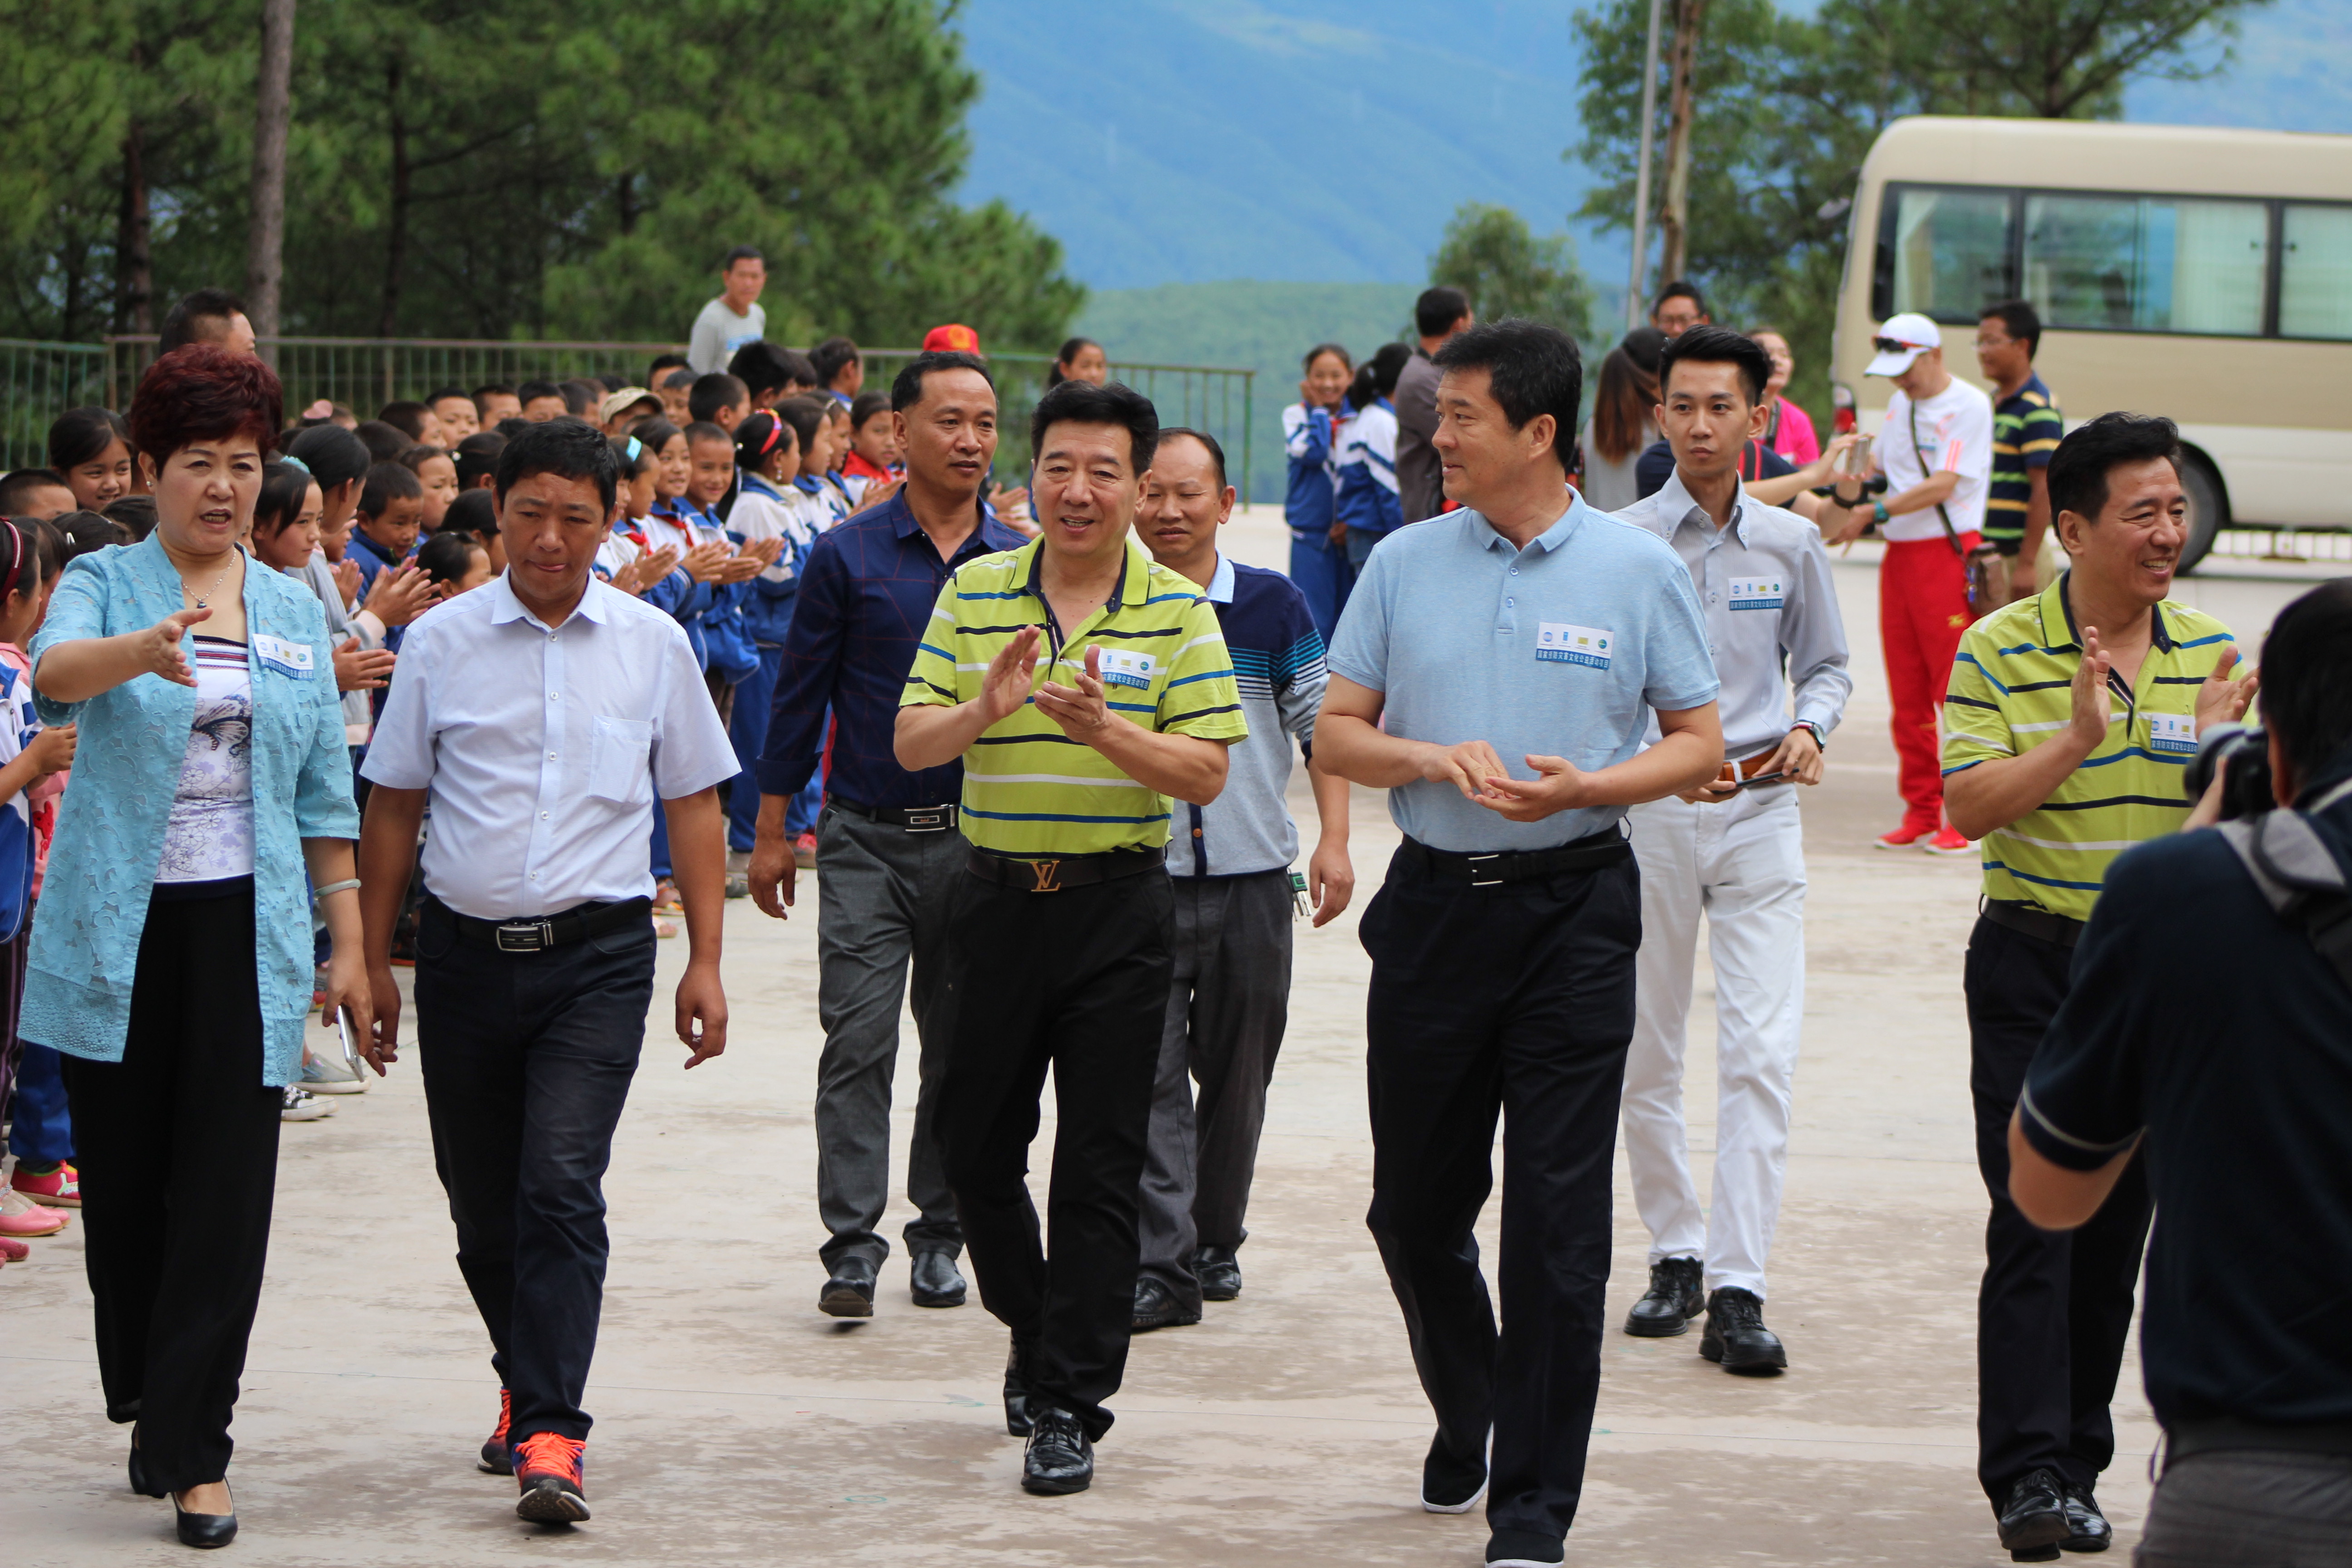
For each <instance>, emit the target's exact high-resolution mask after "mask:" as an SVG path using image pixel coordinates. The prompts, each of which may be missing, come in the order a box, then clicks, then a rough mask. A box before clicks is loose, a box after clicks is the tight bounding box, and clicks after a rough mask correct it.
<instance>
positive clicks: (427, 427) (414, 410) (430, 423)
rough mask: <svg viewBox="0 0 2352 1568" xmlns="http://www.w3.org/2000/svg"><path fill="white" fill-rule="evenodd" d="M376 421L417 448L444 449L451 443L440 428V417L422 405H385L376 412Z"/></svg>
mask: <svg viewBox="0 0 2352 1568" xmlns="http://www.w3.org/2000/svg"><path fill="white" fill-rule="evenodd" d="M376 420H377V422H378V423H380V424H384V425H389V426H392V427H393V428H394V429H395V430H397V431H399V432H400V433H401V434H402V435H404V436H405V437H408V438H409V440H410V441H411V442H413V443H415V444H416V445H419V446H425V447H446V446H449V445H450V444H451V443H450V441H449V439H448V434H447V432H446V431H445V430H443V429H442V428H441V416H439V415H437V414H436V413H434V412H433V410H432V409H431V408H429V407H427V406H426V405H424V404H422V403H405V402H404V403H387V404H385V405H383V407H382V408H380V409H378V410H377V411H376Z"/></svg>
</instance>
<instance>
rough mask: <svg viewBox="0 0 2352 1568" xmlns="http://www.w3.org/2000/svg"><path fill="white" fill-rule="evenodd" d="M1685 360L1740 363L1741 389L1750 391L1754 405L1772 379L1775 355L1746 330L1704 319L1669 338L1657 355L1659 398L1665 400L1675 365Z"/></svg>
mask: <svg viewBox="0 0 2352 1568" xmlns="http://www.w3.org/2000/svg"><path fill="white" fill-rule="evenodd" d="M1685 360H1690V361H1692V362H1694V363H1699V364H1729V365H1737V366H1738V367H1739V386H1740V390H1742V391H1743V392H1745V393H1747V394H1748V406H1749V407H1751V408H1752V407H1754V406H1755V405H1758V404H1759V403H1761V402H1763V401H1764V384H1765V383H1766V382H1768V381H1769V380H1771V379H1772V356H1771V355H1770V354H1768V353H1765V352H1764V345H1763V344H1761V343H1759V342H1757V341H1756V340H1755V339H1754V338H1751V337H1749V336H1748V334H1747V333H1745V332H1735V331H1732V330H1731V329H1730V328H1729V327H1716V326H1709V325H1707V324H1706V323H1705V322H1701V323H1700V324H1699V325H1697V326H1696V327H1693V328H1691V329H1690V330H1689V331H1686V332H1685V333H1683V335H1682V336H1680V337H1678V338H1675V339H1673V340H1671V341H1670V342H1667V344H1666V346H1665V348H1664V351H1663V352H1662V353H1660V354H1659V355H1658V401H1659V402H1661V403H1663V402H1664V401H1665V397H1666V388H1667V385H1668V384H1669V383H1671V382H1672V381H1673V380H1674V375H1675V366H1676V365H1678V364H1680V363H1683V362H1684V361H1685Z"/></svg>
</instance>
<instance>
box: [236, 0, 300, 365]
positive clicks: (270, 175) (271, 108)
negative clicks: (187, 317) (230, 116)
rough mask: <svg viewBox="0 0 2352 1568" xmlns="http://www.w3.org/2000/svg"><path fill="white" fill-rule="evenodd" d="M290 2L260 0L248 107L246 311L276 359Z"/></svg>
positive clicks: (264, 351) (290, 75)
mask: <svg viewBox="0 0 2352 1568" xmlns="http://www.w3.org/2000/svg"><path fill="white" fill-rule="evenodd" d="M293 89H294V0H262V6H261V70H260V79H259V81H258V82H257V83H256V85H255V91H254V101H255V105H256V107H255V109H254V111H253V200H252V226H251V228H250V229H249V230H248V232H247V237H246V252H245V312H246V316H247V320H249V321H252V322H253V333H254V336H256V337H257V338H260V339H262V340H263V342H262V345H261V351H260V352H261V355H262V357H263V358H264V359H267V360H271V361H273V362H274V361H275V360H276V358H277V353H278V351H277V345H276V344H275V343H272V342H269V341H268V340H270V339H273V338H275V337H277V336H278V295H279V292H280V286H281V285H282V284H283V282H284V281H285V276H286V129H287V122H288V121H289V120H290V119H291V118H292V113H293Z"/></svg>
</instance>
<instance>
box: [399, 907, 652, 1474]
mask: <svg viewBox="0 0 2352 1568" xmlns="http://www.w3.org/2000/svg"><path fill="white" fill-rule="evenodd" d="M654 941H655V939H654V929H653V921H652V920H651V919H650V918H648V919H646V920H645V921H633V922H631V923H630V924H628V925H626V926H625V927H623V928H622V929H620V930H618V931H608V932H606V933H604V935H602V936H597V937H592V938H590V939H589V940H587V941H585V942H572V943H569V944H567V945H565V946H562V947H557V948H551V949H549V950H548V951H546V952H499V951H497V950H495V949H491V948H486V947H478V946H475V945H474V944H472V943H471V942H465V941H462V940H460V939H459V937H458V936H457V927H456V924H455V922H454V921H452V919H451V918H450V915H449V912H448V910H446V909H445V908H443V907H442V905H441V904H440V903H439V901H438V900H432V899H427V900H425V911H424V914H423V916H422V918H421V919H420V921H419V922H418V925H417V932H416V1043H417V1047H418V1054H419V1055H420V1056H421V1057H422V1058H424V1063H425V1108H426V1113H427V1115H428V1117H429V1118H430V1120H431V1122H432V1127H433V1163H434V1168H435V1170H436V1171H437V1172H438V1173H439V1174H440V1177H441V1185H442V1186H443V1188H444V1189H446V1191H447V1193H448V1194H449V1217H450V1218H451V1219H453V1220H455V1221H456V1222H457V1269H458V1272H459V1273H461V1274H463V1275H464V1276H465V1278H466V1288H467V1289H469V1290H471V1291H472V1292H473V1293H474V1305H475V1307H476V1308H478V1310H480V1312H481V1314H482V1322H483V1325H484V1326H485V1327H486V1328H488V1330H489V1331H490V1344H491V1346H492V1350H493V1352H494V1353H493V1354H492V1355H491V1358H490V1364H491V1365H492V1366H493V1367H495V1368H496V1369H497V1370H498V1373H499V1382H500V1384H503V1385H504V1386H505V1387H507V1388H509V1389H510V1390H512V1391H513V1394H514V1426H513V1428H512V1440H513V1441H515V1442H517V1443H520V1442H521V1441H522V1440H523V1439H524V1438H525V1437H528V1436H530V1435H531V1434H533V1433H535V1432H554V1433H558V1434H560V1435H562V1436H566V1437H579V1438H585V1437H586V1436H588V1427H589V1424H590V1423H589V1418H588V1414H587V1412H586V1411H584V1410H583V1409H582V1408H581V1407H580V1401H581V1396H582V1394H583V1392H584V1390H585V1388H586V1386H587V1383H588V1363H589V1362H590V1361H591V1359H593V1356H594V1354H595V1351H596V1324H597V1320H598V1318H599V1316H600V1315H601V1313H602V1311H603V1308H604V1259H605V1256H606V1254H607V1252H608V1250H609V1248H608V1247H607V1244H606V1241H605V1236H604V1168H605V1166H606V1165H608V1164H610V1163H612V1156H613V1130H614V1127H616V1126H617V1125H618V1124H619V1122H620V1120H621V1107H622V1105H623V1104H624V1103H625V1101H626V1100H628V1097H629V1079H631V1077H633V1076H634V1075H635V1072H636V1070H637V1055H638V1051H639V1048H640V1047H642V1046H643V1045H644V1043H645V1034H646V1007H647V1005H649V1004H650V1003H651V1002H652V1000H653V989H654Z"/></svg>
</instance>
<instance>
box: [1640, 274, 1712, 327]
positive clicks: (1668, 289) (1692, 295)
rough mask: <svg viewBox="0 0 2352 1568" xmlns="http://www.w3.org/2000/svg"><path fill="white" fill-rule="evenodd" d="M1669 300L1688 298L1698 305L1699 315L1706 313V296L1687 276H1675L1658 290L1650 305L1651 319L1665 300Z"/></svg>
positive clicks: (1661, 308) (1654, 317)
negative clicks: (1675, 277)
mask: <svg viewBox="0 0 2352 1568" xmlns="http://www.w3.org/2000/svg"><path fill="white" fill-rule="evenodd" d="M1667 300H1689V301H1690V302H1691V303H1692V304H1694V305H1696V306H1697V307H1698V313H1699V314H1700V315H1702V316H1704V315H1706V314H1707V313H1708V311H1707V308H1706V295H1704V294H1702V293H1700V292H1699V291H1698V285H1697V284H1696V283H1694V282H1692V281H1691V280H1690V279H1687V278H1677V279H1675V280H1674V281H1673V282H1671V283H1669V284H1667V285H1666V286H1665V287H1664V288H1663V289H1659V290H1658V298H1657V300H1656V301H1655V302H1654V303H1653V304H1652V305H1651V306H1650V317H1651V319H1652V320H1653V321H1654V320H1656V319H1657V314H1658V312H1659V311H1660V310H1664V309H1665V308H1666V301H1667Z"/></svg>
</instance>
